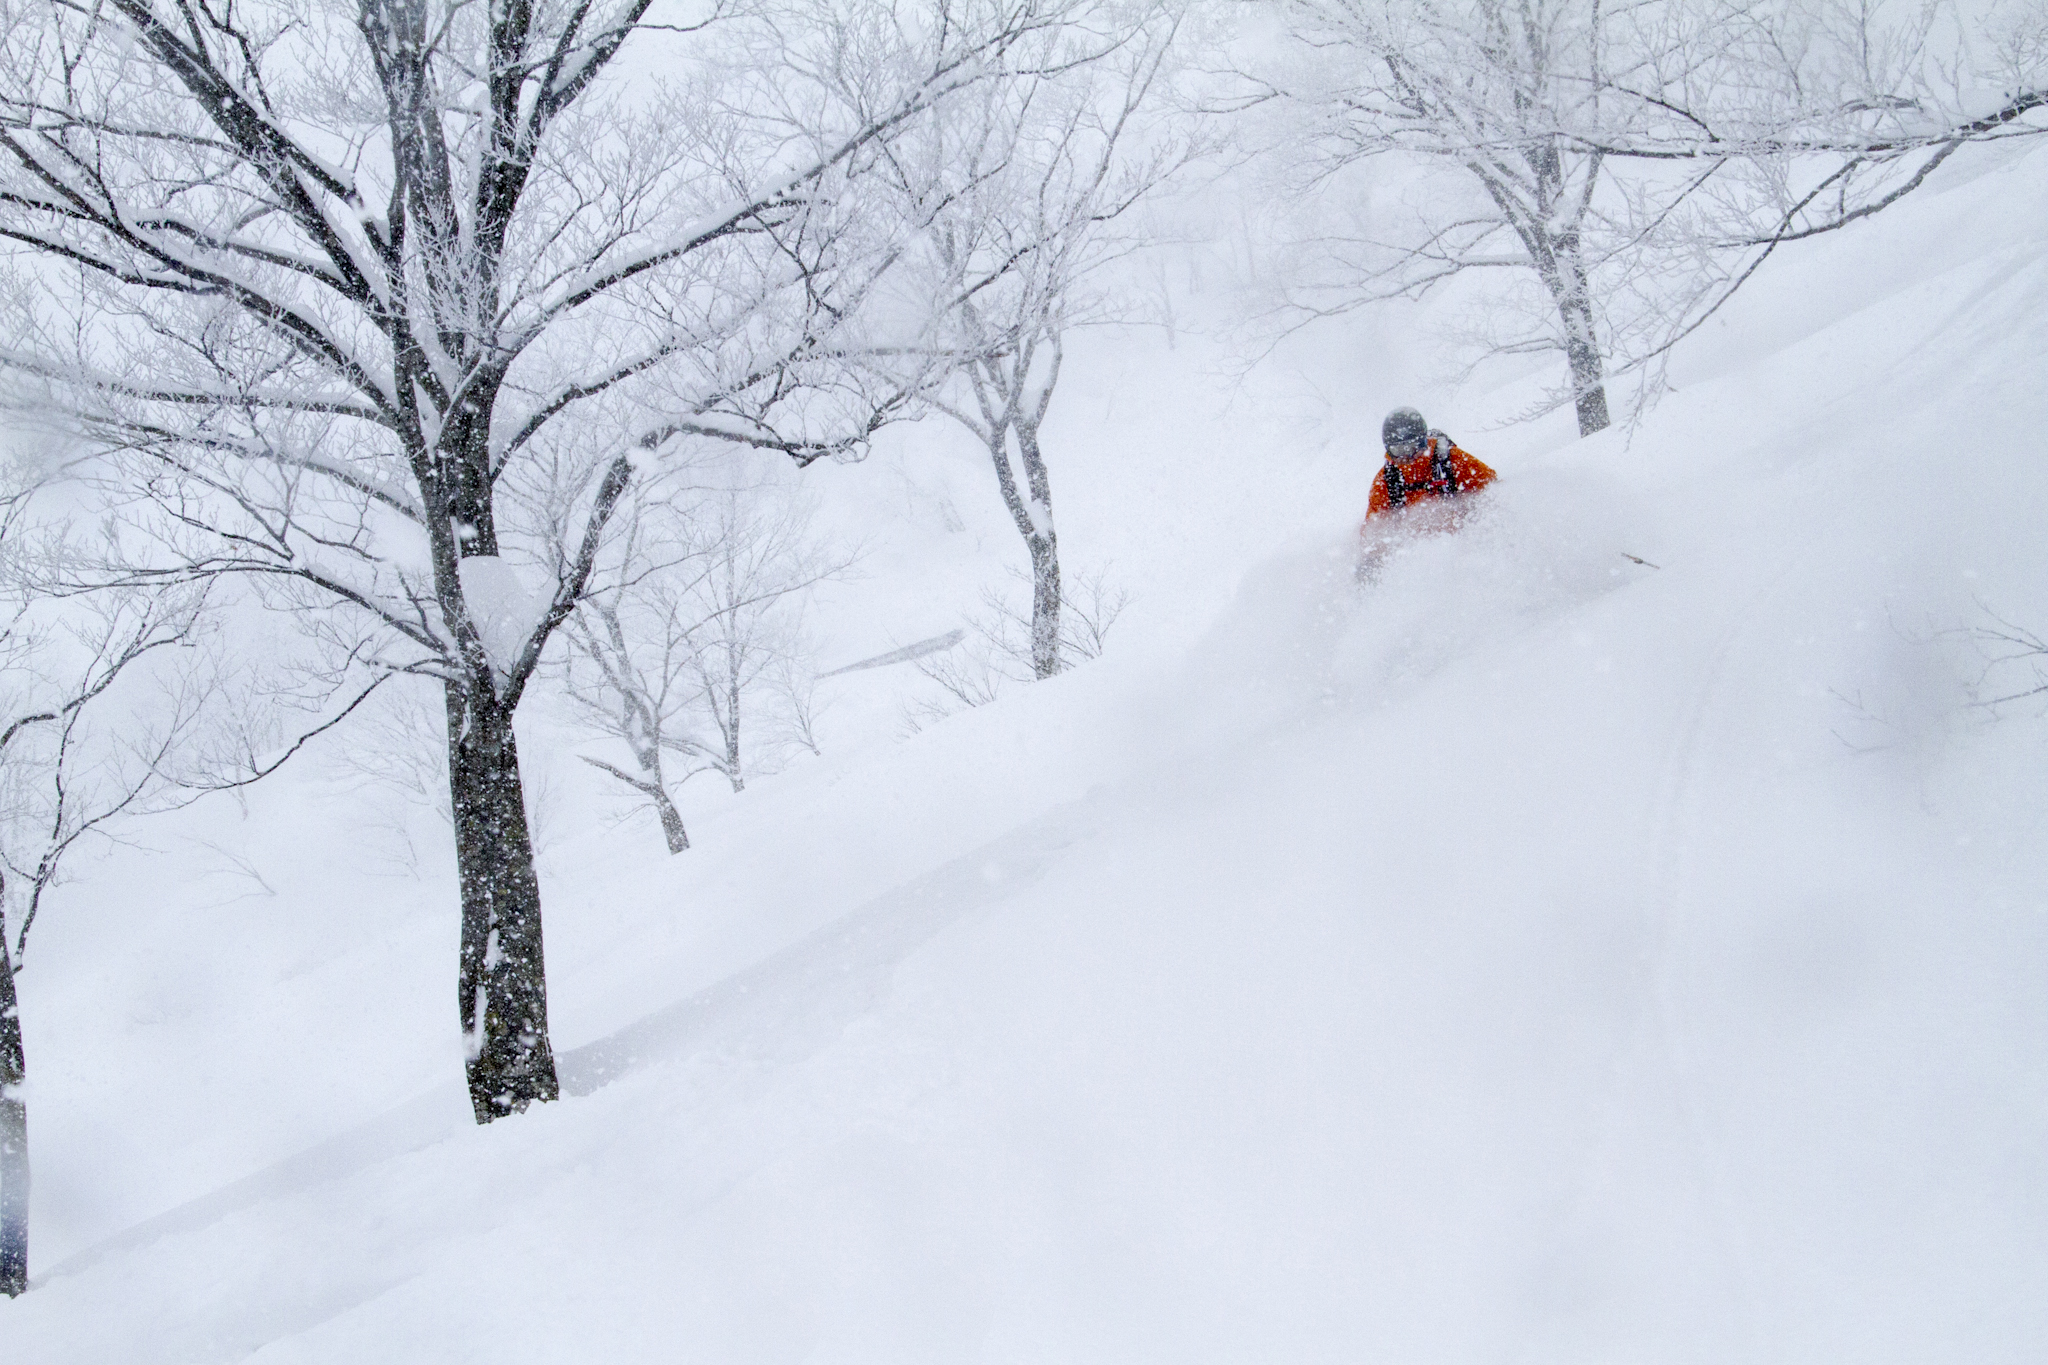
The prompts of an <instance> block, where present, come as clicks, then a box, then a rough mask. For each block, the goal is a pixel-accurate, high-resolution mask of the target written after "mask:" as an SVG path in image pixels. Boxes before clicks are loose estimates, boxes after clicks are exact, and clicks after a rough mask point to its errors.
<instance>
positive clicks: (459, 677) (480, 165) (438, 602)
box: [0, 0, 1069, 1122]
mask: <svg viewBox="0 0 2048 1365" xmlns="http://www.w3.org/2000/svg"><path fill="white" fill-rule="evenodd" d="M1068 7H1069V6H1068V3H1067V0H932V3H930V4H929V5H927V6H923V7H921V8H920V10H919V12H918V13H915V14H911V13H907V12H905V13H899V12H898V11H897V9H896V8H895V7H894V6H891V5H890V4H888V3H886V0H843V3H837V4H832V5H811V6H805V5H790V6H786V7H777V6H774V5H769V4H765V3H764V4H762V5H760V6H757V7H755V9H754V10H753V11H751V12H750V13H748V14H744V15H742V14H737V13H734V12H730V11H729V10H728V8H727V7H724V6H720V5H713V6H712V7H710V8H709V9H702V8H700V9H698V10H697V11H695V12H692V13H677V14H670V15H663V16H659V20H660V21H659V22H656V18H657V17H656V16H654V15H653V14H652V12H651V0H576V2H575V3H570V2H569V0H560V2H558V3H537V4H513V3H506V4H497V3H493V4H489V5H475V4H469V3H464V2H463V0H358V2H357V3H350V4H338V3H314V4H309V5H296V6H283V7H262V6H246V5H236V4H231V3H226V0H194V3H189V4H181V5H180V6H178V7H177V8H176V10H174V11H173V10H166V9H164V8H162V7H161V6H158V5H156V4H154V3H152V0H105V2H104V3H92V4H86V3H54V4H53V3H48V2H47V0H0V22H4V24H5V26H6V34H7V41H6V43H5V49H4V53H0V148H4V150H5V152H6V153H7V155H6V156H5V157H4V158H0V236H4V237H5V238H6V239H7V240H9V241H10V242H12V243H13V244H15V247H16V250H15V252H14V253H13V255H12V257H11V258H10V259H9V262H8V266H9V269H10V270H11V272H12V279H13V283H14V285H15V288H14V289H13V291H12V300H13V303H12V306H11V307H10V308H9V310H8V316H7V319H6V321H7V332H8V337H9V340H8V343H7V346H6V349H5V350H4V352H0V362H4V364H5V366H6V368H7V370H8V371H10V372H11V373H12V374H13V376H15V379H16V383H15V386H14V387H15V390H16V392H15V395H14V396H15V400H16V402H17V403H18V404H21V405H25V406H33V407H35V408H37V409H39V410H43V411H55V412H58V413H61V414H62V415H63V416H64V417H65V418H66V419H67V420H68V421H69V422H70V423H71V425H72V426H73V428H74V429H75V430H76V431H77V432H78V433H79V434H80V435H81V436H82V437H83V439H84V440H85V442H86V443H87V444H88V446H89V447H91V448H92V449H93V450H94V451H96V452H97V459H95V460H93V461H92V462H90V463H89V465H88V466H87V470H88V472H89V473H90V474H91V475H93V476H94V477H96V478H97V479H98V480H99V481H100V487H101V488H102V490H103V491H102V497H103V501H104V504H105V505H106V506H107V507H108V508H109V509H111V510H112V511H114V512H117V513H118V514H119V515H120V518H121V520H122V522H123V523H124V525H125V528H126V529H124V531H123V533H122V535H121V536H120V538H119V541H118V544H117V545H116V546H115V547H114V549H115V550H117V551H118V552H119V553H118V554H117V555H114V556H113V558H114V559H115V560H116V561H117V563H116V565H115V567H116V568H117V569H118V570H119V572H120V573H121V574H122V575H124V576H125V577H126V578H127V579H128V580H130V581H137V580H143V581H147V580H161V581H179V580H192V579H196V578H201V577H206V576H218V575H238V576H242V577H244V578H246V579H248V580H251V581H253V582H255V583H257V584H259V585H260V586H261V588H262V589H263V590H264V591H265V592H266V594H267V596H268V598H269V599H270V600H271V601H272V602H273V603H274V604H276V605H278V606H281V607H284V608H286V609H288V610H290V611H292V612H294V613H296V614H297V615H298V616H299V617H300V618H301V619H302V620H304V621H305V622H306V624H307V627H308V629H309V630H311V631H313V632H314V633H316V634H318V635H321V636H323V637H324V638H325V639H327V641H328V642H329V643H330V644H332V645H333V646H334V648H335V650H336V651H337V654H336V657H337V658H339V659H343V660H347V661H350V662H351V663H353V664H355V665H357V666H361V667H368V668H371V669H373V670H381V671H383V672H386V673H390V672H399V673H413V674H419V675H423V676H426V677H429V678H431V679H434V680H435V681H437V682H438V683H439V684H440V685H441V687H442V689H443V691H444V696H445V703H446V705H445V711H446V723H447V724H446V743H447V746H448V752H449V762H448V771H449V782H450V790H451V797H452V806H453V810H454V818H455V827H456V849H457V862H458V870H459V872H460V881H461V888H462V890H461V895H462V938H461V948H460V957H459V969H458V973H457V1000H458V1014H459V1019H460V1022H461V1026H462V1030H463V1034H464V1038H465V1040H466V1043H467V1054H468V1062H467V1071H468V1079H469V1089H470V1098H471V1101H472V1105H473V1107H474V1110H475V1113H476V1117H477V1119H478V1121H479V1122H486V1121H489V1120H490V1119H492V1118H495V1117H498V1116H501V1115H504V1114H508V1113H512V1112H515V1111H518V1110H520V1109H522V1108H524V1107H525V1106H526V1105H527V1104H528V1103H530V1102H532V1101H534V1100H544V1099H550V1098H552V1097H554V1096H555V1094H556V1093H557V1081H556V1076H555V1068H554V1060H553V1054H552V1050H551V1047H550V1045H549V1041H548V1029H547V997H546V980H545V970H544V965H543V952H542V940H541V914H540V899H539V885H538V881H537V879H536V876H535V872H534V864H533V851H532V847H531V836H530V832H529V830H528V827H527V819H526V814H525V811H524V807H523V803H522V796H521V782H520V772H519V762H518V754H517V747H516V744H515V742H514V735H513V725H512V720H513V716H514V713H515V712H516V710H517V708H518V705H519V702H520V699H521V697H522V696H523V694H524V692H525V690H526V686H527V684H528V682H529V681H530V679H531V678H532V676H533V672H534V669H535V667H536V666H537V665H538V663H539V661H540V659H541V656H542V653H543V651H544V649H545V647H546V645H547V643H548V640H549V638H550V636H551V635H552V634H553V632H554V631H555V630H556V628H557V627H559V626H560V625H561V624H562V622H564V621H565V620H566V619H568V617H569V616H570V614H571V613H572V612H573V611H574V610H575V609H576V604H577V602H578V601H579V599H580V598H581V597H582V595H583V593H584V591H585V587H586V585H587V583H588V580H589V576H590V573H591V570H592V566H593V564H594V561H595V556H596V554H597V551H598V548H599V546H600V545H601V544H602V542H603V537H604V529H605V526H606V523H607V522H608V521H609V519H610V517H611V515H612V513H613V511H614V509H615V508H616V507H617V506H618V503H619V500H620V498H621V497H622V496H623V495H624V493H625V491H626V489H627V488H628V487H629V486H630V484H631V483H632V481H633V479H634V476H635V472H636V469H637V468H638V462H640V461H643V460H645V459H647V458H649V457H650V456H652V455H653V454H656V453H658V452H659V451H660V450H662V449H663V447H664V446H665V444H666V443H668V442H670V441H671V440H673V439H674V438H675V437H677V436H680V435H684V434H697V435H703V436H709V437H713V438H717V439H721V440H727V441H732V442H738V443H744V444H748V445H753V446H758V447H763V448H767V449H772V450H777V451H781V452H784V453H786V454H787V455H789V456H790V457H791V458H793V459H794V460H796V461H797V462H799V463H803V462H808V461H811V460H816V459H819V458H822V457H825V456H828V455H833V454H840V453H847V452H853V451H857V450H858V449H859V448H860V445H861V443H862V442H863V441H864V440H865V439H866V438H867V437H868V436H869V435H870V434H871V433H872V432H873V431H874V430H875V429H876V428H877V427H878V426H879V425H881V424H882V423H884V422H886V421H888V420H890V419H891V418H893V417H895V416H897V415H900V414H901V413H902V412H904V411H905V410H906V407H907V404H908V402H909V396H908V395H907V394H906V393H904V392H902V391H900V390H895V389H888V388H878V387H877V386H875V385H874V384H873V383H871V382H869V381H867V380H863V379H861V378H859V377H858V376H856V375H855V374H854V373H853V372H852V371H849V370H848V368H847V367H846V365H845V362H844V358H843V357H844V354H845V352H846V351H847V350H849V349H851V348H857V347H858V346H859V345H860V344H862V328H863V327H864V326H865V325H866V324H865V319H866V317H867V311H866V304H867V302H868V301H869V299H870V298H871V297H872V291H873V286H874V284H875V282H876V280H877V279H878V278H879V277H880V276H881V275H882V274H884V273H885V272H886V270H887V268H888V266H889V264H890V262H891V260H892V250H891V247H890V245H889V243H888V241H887V240H886V238H887V232H886V231H885V230H884V229H885V228H886V226H887V225H886V224H885V223H884V222H883V221H882V219H881V218H880V217H879V216H878V215H877V214H876V213H875V212H873V211H872V210H873V205H872V204H871V202H870V200H869V197H867V196H864V194H863V192H862V189H861V186H862V184H863V183H864V182H865V177H866V174H867V172H868V171H869V170H871V169H872V165H873V161H874V157H875V155H876V152H877V150H878V149H879V148H880V147H882V146H883V145H885V144H886V143H887V142H888V141H889V140H890V139H891V138H893V137H896V136H899V135H900V134H901V133H903V132H904V131H905V130H906V129H907V128H909V127H910V126H911V125H913V124H914V123H915V122H916V121H917V120H919V119H920V118H922V117H924V116H925V115H927V114H928V113H929V111H930V110H931V109H932V108H933V107H934V105H935V104H936V103H937V102H938V101H940V100H942V99H944V98H946V97H947V96H948V95H950V94H953V93H955V92H957V91H959V90H962V89H964V88H967V87H970V86H972V85H974V84H977V83H979V82H983V81H989V80H993V79H996V78H997V77H999V76H1000V75H1001V73H1002V72H1003V70H1004V68H1005V63H1006V62H1007V61H1008V59H1009V54H1010V53H1011V52H1012V50H1013V49H1018V48H1019V47H1020V45H1028V40H1030V39H1031V38H1032V37H1033V35H1035V34H1037V33H1039V32H1041V31H1042V30H1045V29H1047V28H1049V27H1053V26H1056V25H1057V24H1059V23H1060V22H1061V21H1062V19H1063V17H1064V11H1065V9H1067V8H1068ZM629 43H631V44H634V45H636V46H645V45H648V44H665V45H666V46H665V47H663V48H662V49H661V50H660V51H651V52H650V58H651V59H653V60H657V61H659V62H660V63H661V64H662V66H663V67H664V69H666V70H669V71H673V72H678V73H681V74H680V75H679V76H678V77H677V78H676V80H675V81H673V82H672V83H671V84H670V85H668V86H666V87H663V88H661V89H658V90H657V89H652V88H647V89H641V88H628V87H624V86H620V85H619V84H617V83H615V82H609V81H608V79H607V73H608V72H609V71H610V70H611V68H612V67H613V66H614V64H615V63H616V62H617V60H618V58H619V56H620V54H621V52H622V51H625V50H626V49H627V47H628V45H629ZM693 44H695V46H693ZM883 49H886V50H887V51H889V52H890V53H892V54H894V56H893V57H892V59H891V60H889V61H886V62H867V61H866V55H867V54H868V53H870V52H871V51H875V50H883ZM771 65H772V67H773V69H772V70H771V69H770V66H771ZM856 66H857V67H859V68H860V69H861V70H863V71H864V72H865V73H866V77H865V79H866V85H865V87H864V89H865V91H866V93H867V96H868V100H867V103H866V104H864V105H863V107H862V108H861V110H860V111H859V112H858V115H857V116H855V117H839V118H837V119H836V120H835V121H831V122H825V121H821V120H822V118H823V114H824V111H825V110H826V109H827V102H826V101H825V100H824V99H822V98H813V97H812V96H811V94H810V93H809V92H811V91H812V90H814V89H816V88H818V82H819V79H820V78H819V75H818V73H820V72H825V71H833V72H836V71H840V70H845V69H851V68H853V67H856ZM693 75H694V77H695V79H692V77H693ZM833 107H834V109H835V110H836V111H837V112H838V113H839V114H841V115H844V113H845V110H844V108H843V106H833ZM52 301H55V302H56V303H58V304H59V305H60V306H59V307H57V308H56V309H54V310H53V309H52V308H51V307H50V306H49V304H50V303H51V302H52ZM58 319H61V321H59V320H58Z"/></svg>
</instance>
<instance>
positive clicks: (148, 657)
mask: <svg viewBox="0 0 2048 1365" xmlns="http://www.w3.org/2000/svg"><path fill="white" fill-rule="evenodd" d="M20 506H21V501H20V500H19V499H17V500H15V501H14V502H13V503H12V504H11V507H10V511H18V510H19V508H20ZM4 519H5V520H6V522H7V523H8V525H7V527H6V528H5V529H10V530H11V529H12V528H13V522H14V518H13V517H12V516H7V517H5V518H4ZM7 548H8V549H9V550H12V549H13V548H14V547H13V546H8V547H7ZM6 595H7V598H8V607H7V619H6V622H5V625H4V626H0V694H4V701H0V706H4V711H0V715H4V716H5V720H4V722H0V866H4V875H0V1293H6V1294H9V1295H15V1294H19V1293H20V1292H22V1290H23V1289H25V1288H26V1287H27V1283H28V1207H29V1183H30V1182H29V1175H30V1166H29V1148H28V1103H27V1099H26V1097H25V1095H24V1094H23V1093H22V1086H23V1083H24V1082H25V1081H26V1079H27V1075H28V1059H27V1054H26V1051H25V1050H24V1048H23V1044H22V1031H21V1007H20V1001H19V998H18V996H17V994H16V991H15V984H14V978H15V976H16V975H17V974H18V973H19V972H21V971H22V969H23V967H24V966H25V964H26V955H27V951H28V938H29V931H30V930H32V929H33V928H34V927H35V925H36V921H37V918H38V917H39V915H40V914H41V913H42V911H43V909H44V906H45V902H46V898H47V896H48V894H49V893H50V891H51V890H52V889H53V888H54V887H56V886H57V885H58V884H59V880H60V877H61V875H62V873H63V869H64V862H65V859H66V857H67V855H69V854H70V853H71V852H72V851H73V850H74V849H75V848H77V847H78V846H79V845H80V843H81V842H83V841H85V840H86V839H88V838H90V837H92V836H94V835H103V834H105V833H106V832H107V831H108V829H109V827H110V826H112V825H114V824H115V823H117V822H123V821H127V820H132V819H134V818H137V817H140V816H145V815H150V814H157V813H162V812H165V811H169V810H174V809H177V808H180V807H183V806H186V805H189V804H190V803H191V802H193V801H195V800H197V799H198V798H199V797H201V796H203V795H206V794H208V793H209V792H214V791H219V790H223V789H228V788H234V787H239V786H245V785H247V784H249V783H251V782H254V781H256V780H258V779H260V778H262V777H264V776H267V775H268V774H269V773H271V772H275V771H276V770H277V768H278V767H280V766H281V765H282V764H283V763H284V762H285V761H286V760H287V759H289V758H290V757H291V756H292V755H293V754H294V753H296V752H297V751H298V750H299V749H300V748H301V747H303V745H304V744H305V742H306V741H307V740H308V739H310V738H311V737H312V736H313V735H315V734H318V733H320V732H322V731H324V730H326V729H328V728H330V727H331V726H332V725H333V724H334V723H335V722H336V721H337V720H339V719H340V715H337V716H335V717H334V718H332V719H329V720H327V721H323V722H321V723H319V724H317V725H315V726H313V728H312V729H311V730H310V731H308V732H307V733H306V734H303V735H301V736H299V737H298V739H296V740H295V741H293V742H292V743H290V744H289V745H287V746H285V747H284V748H283V749H282V751H278V749H277V747H276V745H275V744H274V743H273V741H274V740H275V739H276V738H277V735H276V733H275V732H274V731H272V730H271V729H269V728H268V727H266V726H265V725H264V723H263V721H262V720H261V719H260V718H261V717H263V716H268V715H274V714H275V713H276V711H277V708H276V707H275V705H271V706H268V707H263V708H251V707H249V706H248V705H247V704H246V697H245V696H242V695H238V694H237V688H236V687H235V686H234V680H233V679H232V678H231V677H230V676H229V675H228V674H227V673H226V672H225V671H223V669H222V667H221V660H220V656H219V653H218V651H217V650H215V649H214V648H212V647H211V645H212V635H213V632H212V631H211V629H210V627H209V626H208V623H207V620H206V618H205V616H204V615H203V614H202V609H203V607H204V605H205V603H204V597H203V593H201V592H198V591H194V590H191V589H185V588H177V587H173V588H170V589H167V590H162V591H139V592H138V591H126V592H114V593H105V594H99V595H96V596H94V597H92V598H89V599H80V598H68V599H61V600H58V599H50V598H46V597H42V596H39V595H38V594H37V593H36V592H35V590H34V589H33V587H30V586H24V584H23V583H22V581H21V580H20V579H19V578H18V577H15V578H13V579H12V580H11V581H9V582H8V584H7V585H6ZM360 700H361V697H360V696H358V697H357V698H356V701H357V702H359V701H360ZM352 709H353V703H351V705H350V706H348V707H345V708H343V711H342V712H341V715H345V714H347V712H348V711H349V710H352ZM262 751H268V752H267V754H264V756H260V757H259V756H258V754H259V753H260V752H262Z"/></svg>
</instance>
